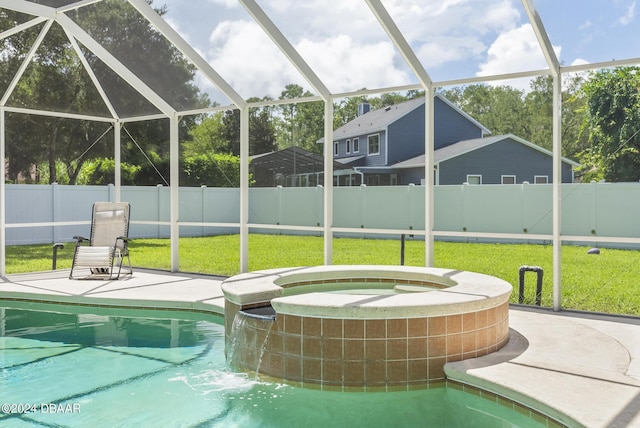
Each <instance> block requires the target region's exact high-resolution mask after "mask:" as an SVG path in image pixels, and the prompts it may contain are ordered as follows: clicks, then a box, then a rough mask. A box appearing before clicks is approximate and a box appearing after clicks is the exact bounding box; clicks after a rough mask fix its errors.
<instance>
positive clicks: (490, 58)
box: [477, 24, 560, 90]
mask: <svg viewBox="0 0 640 428" xmlns="http://www.w3.org/2000/svg"><path fill="white" fill-rule="evenodd" d="M554 50H555V51H556V54H557V55H558V57H559V55H560V47H557V46H554ZM545 68H548V66H547V62H546V60H545V58H544V54H543V53H542V49H541V48H540V45H539V44H538V41H537V39H536V36H535V34H534V32H533V28H532V27H531V24H524V25H522V26H520V27H518V28H516V29H514V30H511V31H507V32H505V33H502V34H500V35H499V36H498V37H497V38H496V40H495V41H494V42H493V44H492V45H491V46H490V47H489V49H488V50H487V59H486V61H485V62H484V63H482V64H480V70H479V71H478V73H477V75H478V76H491V75H500V74H508V73H517V72H521V71H532V70H540V69H545ZM492 84H494V85H509V86H512V87H515V88H518V89H523V90H527V89H528V88H529V79H512V80H507V81H496V82H492Z"/></svg>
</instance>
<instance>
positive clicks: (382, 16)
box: [365, 0, 433, 90]
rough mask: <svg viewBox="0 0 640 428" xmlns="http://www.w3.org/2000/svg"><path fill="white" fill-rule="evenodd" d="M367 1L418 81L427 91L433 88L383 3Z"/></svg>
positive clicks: (372, 0) (431, 82)
mask: <svg viewBox="0 0 640 428" xmlns="http://www.w3.org/2000/svg"><path fill="white" fill-rule="evenodd" d="M365 1H366V2H367V4H368V5H369V8H370V9H371V11H372V12H373V14H374V15H375V17H376V19H377V20H378V22H379V23H380V25H381V26H382V28H383V29H384V31H386V33H387V35H388V36H389V38H390V39H391V41H392V42H393V44H394V45H395V47H396V49H398V51H399V52H400V55H402V57H403V58H404V60H405V61H406V63H407V65H408V66H409V68H411V71H413V74H414V75H415V76H416V77H417V78H418V81H419V82H420V84H421V85H422V87H423V88H424V89H425V90H428V89H429V88H431V86H432V84H433V81H432V80H431V77H429V74H428V73H427V71H426V70H425V69H424V67H423V66H422V63H421V62H420V60H419V59H418V57H417V56H416V54H415V52H414V51H413V49H411V46H410V45H409V43H408V42H407V40H406V39H405V37H404V35H403V34H402V32H401V31H400V29H399V28H398V26H397V25H396V23H395V21H394V20H393V18H391V15H389V12H387V10H386V9H385V7H384V6H383V5H382V2H381V1H380V0H365Z"/></svg>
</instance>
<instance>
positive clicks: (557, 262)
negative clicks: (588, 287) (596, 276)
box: [552, 74, 562, 311]
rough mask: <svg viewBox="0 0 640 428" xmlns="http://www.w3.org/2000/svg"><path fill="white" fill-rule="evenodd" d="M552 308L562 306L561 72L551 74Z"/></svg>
mask: <svg viewBox="0 0 640 428" xmlns="http://www.w3.org/2000/svg"><path fill="white" fill-rule="evenodd" d="M552 120H553V183H552V192H553V208H552V210H553V211H552V217H553V310H554V311H559V310H560V309H561V307H562V302H561V296H562V293H561V290H562V188H561V186H560V184H561V183H562V74H558V75H557V76H553V118H552Z"/></svg>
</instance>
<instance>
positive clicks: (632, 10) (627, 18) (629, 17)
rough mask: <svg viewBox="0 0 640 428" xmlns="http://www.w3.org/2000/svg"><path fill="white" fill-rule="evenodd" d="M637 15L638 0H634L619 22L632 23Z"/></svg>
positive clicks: (623, 23) (623, 24)
mask: <svg viewBox="0 0 640 428" xmlns="http://www.w3.org/2000/svg"><path fill="white" fill-rule="evenodd" d="M635 16H636V2H635V1H633V2H632V3H631V4H630V5H629V7H627V10H626V13H625V14H624V15H622V16H621V17H620V18H618V24H620V25H622V26H623V27H624V26H625V25H628V24H630V23H631V22H632V21H633V19H634V18H635Z"/></svg>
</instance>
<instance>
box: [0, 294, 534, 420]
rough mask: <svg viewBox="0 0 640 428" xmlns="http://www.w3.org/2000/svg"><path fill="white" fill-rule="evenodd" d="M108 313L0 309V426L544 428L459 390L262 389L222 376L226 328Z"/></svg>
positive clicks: (175, 316)
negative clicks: (0, 407) (355, 390)
mask: <svg viewBox="0 0 640 428" xmlns="http://www.w3.org/2000/svg"><path fill="white" fill-rule="evenodd" d="M39 309H41V308H39ZM65 310H73V311H74V312H75V313H69V312H63V311H65ZM104 311H106V310H101V309H98V308H78V307H54V306H52V305H50V306H47V310H46V311H43V310H32V309H25V308H8V307H5V308H0V404H1V405H2V411H1V412H0V426H2V427H32V426H46V427H95V426H101V427H154V428H156V427H225V428H229V427H243V428H247V427H278V428H280V427H309V428H314V427H323V428H326V427H350V428H355V427H372V428H375V427H391V426H407V427H418V426H420V427H425V426H433V427H469V426H473V427H497V426H499V427H541V426H544V425H542V424H540V423H538V422H536V421H532V420H531V419H529V418H528V417H527V416H524V415H522V414H521V413H519V412H517V411H514V410H512V409H507V408H505V407H503V406H500V405H498V404H496V403H494V402H490V401H489V400H486V399H484V398H481V397H478V396H475V395H472V394H468V393H465V392H462V391H459V390H457V389H450V388H437V389H431V390H421V391H410V392H392V393H380V392H369V393H355V392H344V393H343V392H326V391H325V392H322V391H317V390H312V389H303V388H296V387H292V386H287V385H282V384H278V383H273V382H262V381H259V380H257V379H253V378H250V377H249V376H247V375H246V374H239V373H234V372H233V371H231V370H230V369H228V368H227V365H226V361H225V358H224V328H223V326H222V324H221V319H215V318H212V317H210V316H206V315H196V314H193V315H189V314H184V313H163V312H157V311H138V312H131V311H114V310H109V311H108V312H104ZM185 317H188V318H190V319H184V318H185ZM214 321H215V322H214Z"/></svg>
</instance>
